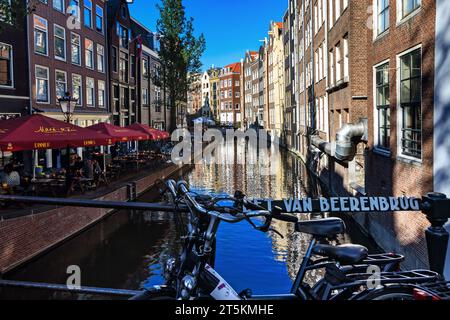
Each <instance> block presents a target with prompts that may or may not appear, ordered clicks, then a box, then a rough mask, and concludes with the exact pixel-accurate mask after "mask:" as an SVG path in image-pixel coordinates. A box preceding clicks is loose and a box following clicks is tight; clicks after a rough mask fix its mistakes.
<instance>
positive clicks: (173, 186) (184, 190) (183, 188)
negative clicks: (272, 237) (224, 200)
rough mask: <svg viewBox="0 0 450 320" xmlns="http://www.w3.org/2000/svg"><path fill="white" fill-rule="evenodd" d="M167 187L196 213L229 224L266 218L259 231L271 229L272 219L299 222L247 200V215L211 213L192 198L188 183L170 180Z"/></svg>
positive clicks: (276, 210) (245, 204) (294, 218)
mask: <svg viewBox="0 0 450 320" xmlns="http://www.w3.org/2000/svg"><path fill="white" fill-rule="evenodd" d="M167 186H168V188H169V190H170V191H171V192H172V193H173V194H174V195H175V196H182V197H183V198H184V199H185V201H186V202H187V203H186V204H187V205H188V206H189V205H190V207H191V209H193V210H195V211H196V212H198V213H200V214H205V215H210V216H215V217H217V218H219V219H220V220H222V221H225V222H228V223H237V222H241V221H243V220H249V219H252V218H257V217H263V218H266V219H267V221H266V223H265V224H264V227H261V228H257V229H260V230H268V229H269V227H270V223H271V219H276V220H280V221H285V222H293V223H295V222H298V218H297V217H295V216H293V215H289V214H283V213H281V209H280V208H277V207H275V208H274V209H273V210H272V211H268V210H266V209H265V208H263V207H261V206H259V205H256V204H254V203H251V202H248V201H245V200H244V201H243V204H244V206H245V207H246V208H248V209H250V210H251V211H247V212H245V213H244V212H241V213H239V214H236V215H232V214H230V213H221V212H218V211H217V210H211V211H209V210H207V209H206V208H205V207H204V206H202V205H201V204H199V203H198V202H197V200H196V199H195V197H193V196H192V194H191V193H190V191H189V186H188V184H187V182H186V181H178V182H175V181H174V180H169V181H167ZM229 199H230V200H235V199H234V198H229ZM235 201H236V200H235ZM253 226H254V225H253ZM254 227H255V226H254ZM255 228H256V227H255Z"/></svg>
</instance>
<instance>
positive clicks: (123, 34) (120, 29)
mask: <svg viewBox="0 0 450 320" xmlns="http://www.w3.org/2000/svg"><path fill="white" fill-rule="evenodd" d="M117 35H118V36H119V43H120V46H121V47H122V48H125V49H128V42H129V39H130V38H129V33H128V29H127V28H125V27H124V26H122V25H121V24H120V23H118V22H117Z"/></svg>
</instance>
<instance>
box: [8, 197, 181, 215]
mask: <svg viewBox="0 0 450 320" xmlns="http://www.w3.org/2000/svg"><path fill="white" fill-rule="evenodd" d="M0 201H7V202H8V201H9V202H16V203H33V204H46V205H55V206H66V207H83V208H103V209H119V210H140V211H155V212H188V209H187V207H186V206H183V205H181V206H176V207H175V206H173V205H167V204H160V203H145V202H125V201H98V200H84V199H65V198H45V197H21V196H0Z"/></svg>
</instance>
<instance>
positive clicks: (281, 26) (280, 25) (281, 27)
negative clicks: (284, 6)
mask: <svg viewBox="0 0 450 320" xmlns="http://www.w3.org/2000/svg"><path fill="white" fill-rule="evenodd" d="M275 25H276V26H277V27H278V28H280V29H283V22H275Z"/></svg>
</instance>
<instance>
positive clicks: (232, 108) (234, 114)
mask: <svg viewBox="0 0 450 320" xmlns="http://www.w3.org/2000/svg"><path fill="white" fill-rule="evenodd" d="M240 76H241V63H240V62H236V63H232V64H229V65H227V66H225V67H224V68H222V70H221V72H220V76H219V80H220V112H219V121H220V123H223V124H233V125H235V126H240V123H241V121H242V117H241V89H240V88H241V81H240Z"/></svg>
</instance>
